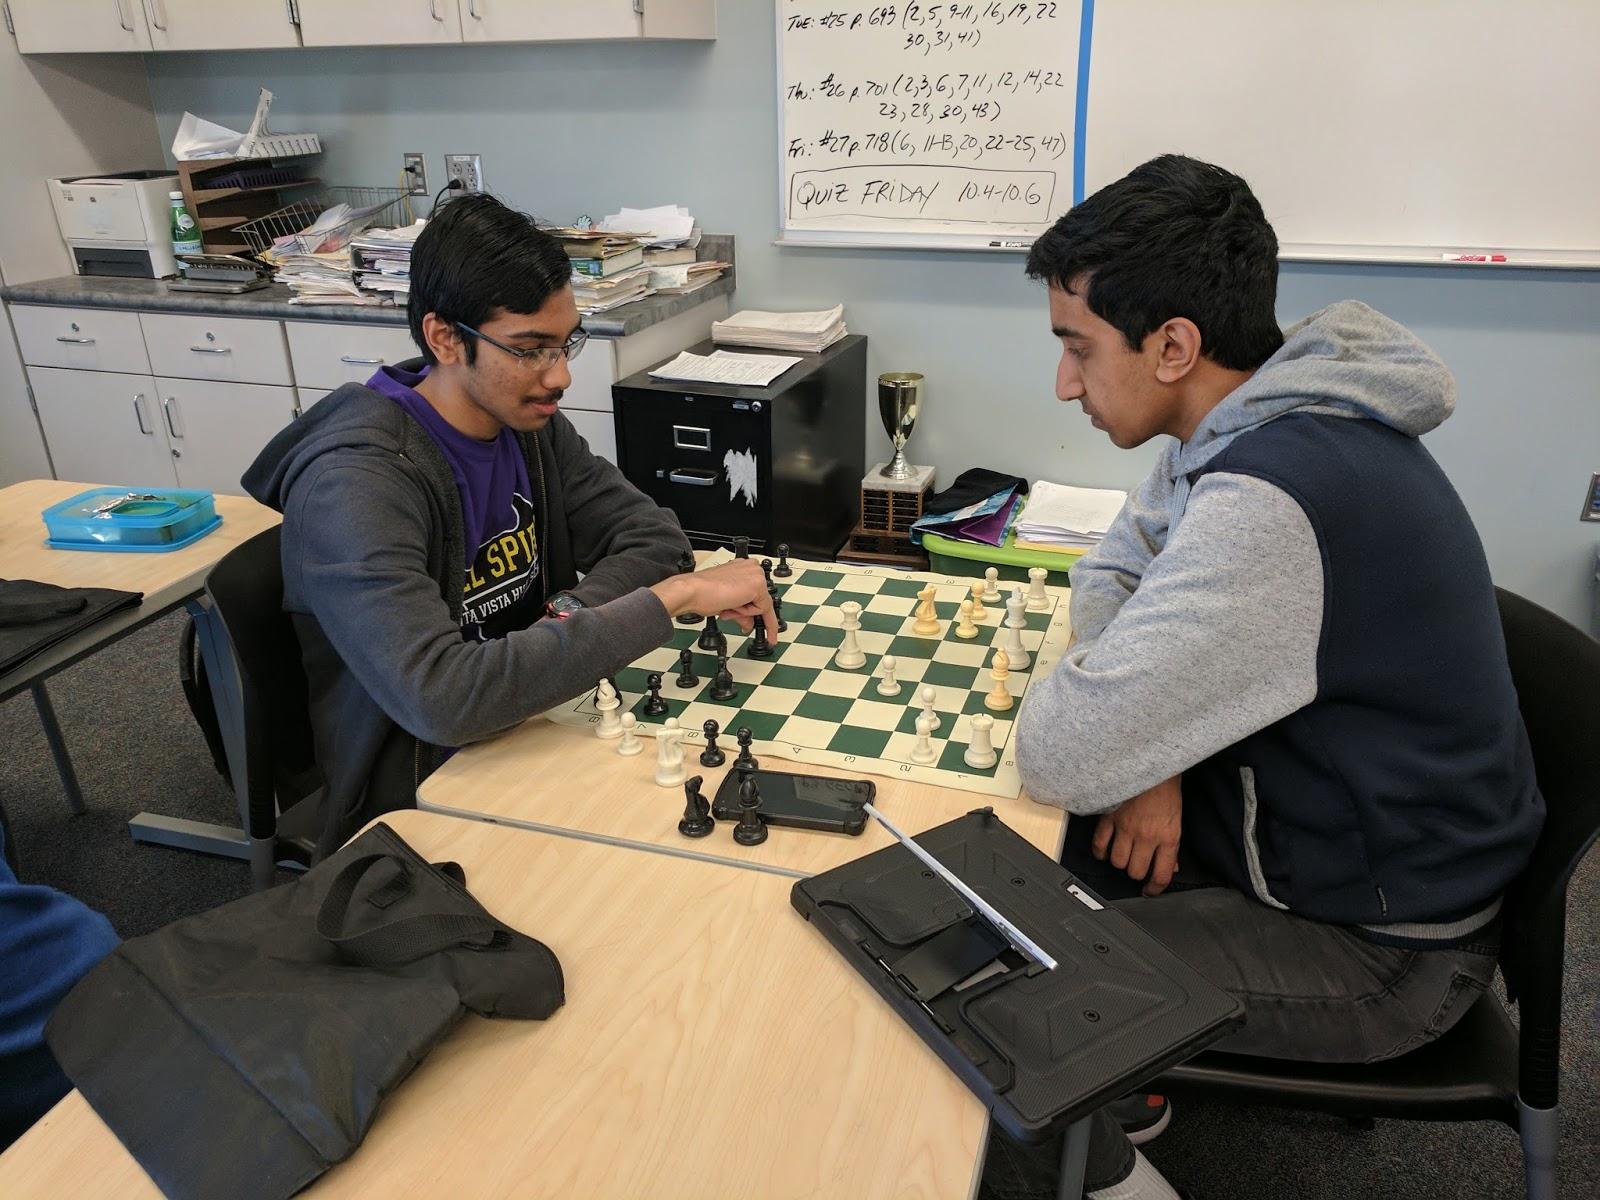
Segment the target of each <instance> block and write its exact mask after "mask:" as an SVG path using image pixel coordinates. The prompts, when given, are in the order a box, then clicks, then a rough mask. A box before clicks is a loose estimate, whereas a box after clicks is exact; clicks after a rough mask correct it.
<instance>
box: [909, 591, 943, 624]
mask: <svg viewBox="0 0 1600 1200" xmlns="http://www.w3.org/2000/svg"><path fill="white" fill-rule="evenodd" d="M934 594H935V592H934V586H933V584H931V583H930V584H929V585H928V586H927V587H925V588H923V589H922V590H921V591H920V592H918V593H917V599H918V600H919V601H920V602H921V603H919V604H918V605H917V621H916V624H914V625H913V626H912V627H911V632H912V633H913V634H915V635H916V636H917V637H937V636H938V635H939V610H938V609H936V608H935V607H934V606H933V597H934Z"/></svg>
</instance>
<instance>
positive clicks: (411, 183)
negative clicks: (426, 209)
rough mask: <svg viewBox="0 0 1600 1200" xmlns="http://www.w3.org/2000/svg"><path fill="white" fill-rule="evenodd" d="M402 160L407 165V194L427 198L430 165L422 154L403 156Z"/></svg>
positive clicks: (405, 168)
mask: <svg viewBox="0 0 1600 1200" xmlns="http://www.w3.org/2000/svg"><path fill="white" fill-rule="evenodd" d="M401 159H402V160H403V162H404V163H405V166H404V168H403V170H404V171H405V179H406V187H407V189H409V190H408V191H407V192H406V195H408V196H426V195H427V194H428V164H427V162H426V161H425V160H424V159H423V157H422V155H420V154H403V155H401Z"/></svg>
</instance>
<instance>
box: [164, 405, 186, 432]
mask: <svg viewBox="0 0 1600 1200" xmlns="http://www.w3.org/2000/svg"><path fill="white" fill-rule="evenodd" d="M176 403H177V401H176V400H174V399H173V398H172V397H171V396H163V397H161V411H162V412H164V413H166V414H167V432H168V433H170V434H171V435H172V436H173V437H175V438H182V437H183V434H181V433H179V432H178V424H177V422H176V421H174V420H173V419H172V406H173V405H174V404H176Z"/></svg>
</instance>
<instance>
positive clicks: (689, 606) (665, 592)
mask: <svg viewBox="0 0 1600 1200" xmlns="http://www.w3.org/2000/svg"><path fill="white" fill-rule="evenodd" d="M650 590H651V591H652V592H654V593H655V594H656V598H657V599H659V600H660V601H661V603H662V604H663V605H665V606H666V610H667V615H668V616H669V617H677V616H681V615H682V614H683V613H701V614H704V613H715V614H716V615H717V616H718V617H719V618H720V619H722V620H727V621H735V622H737V623H738V625H739V628H740V629H741V630H742V631H743V632H745V633H749V632H750V630H751V629H752V628H753V627H754V625H755V619H756V618H757V617H761V618H762V619H763V620H764V621H765V622H766V626H767V634H768V636H769V637H770V636H773V635H775V634H776V632H777V629H778V619H777V617H775V616H774V615H773V612H772V597H771V596H770V595H768V593H767V578H766V576H765V575H764V574H762V571H761V566H760V564H758V563H756V562H754V561H753V560H751V559H748V558H742V559H735V560H734V561H733V562H728V563H723V564H722V565H721V566H718V567H707V568H706V569H705V570H703V571H694V572H692V573H690V574H687V575H671V576H668V577H667V578H666V579H663V580H662V581H661V582H660V583H657V584H654V585H652V586H651V588H650Z"/></svg>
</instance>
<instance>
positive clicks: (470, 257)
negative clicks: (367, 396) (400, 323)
mask: <svg viewBox="0 0 1600 1200" xmlns="http://www.w3.org/2000/svg"><path fill="white" fill-rule="evenodd" d="M571 278H572V260H571V259H570V258H568V257H567V253H566V251H565V250H563V249H562V248H561V243H560V242H558V241H556V239H555V238H553V237H551V236H550V235H549V234H548V233H545V232H544V231H543V230H541V229H539V228H538V227H537V226H536V225H535V224H534V223H533V218H532V217H530V216H528V214H527V213H520V212H517V211H516V210H515V209H513V208H507V207H506V206H505V205H504V204H502V203H501V202H500V201H498V200H496V199H495V198H494V197H493V196H489V195H485V194H482V193H478V194H474V195H470V196H462V197H459V198H458V199H455V200H451V201H450V202H449V203H447V204H445V205H444V206H443V207H442V208H441V209H439V211H438V212H437V213H436V214H435V215H434V216H433V217H432V218H431V219H430V220H429V221H428V224H427V227H426V228H425V229H424V230H423V231H422V233H421V234H420V235H419V236H418V238H417V244H416V245H415V246H414V247H412V251H411V298H410V303H409V311H408V313H407V319H408V321H409V322H410V325H411V340H412V341H414V342H416V344H417V348H418V349H419V350H421V351H422V357H423V358H424V359H426V360H427V362H428V365H429V366H432V365H433V364H434V362H435V361H436V360H435V359H434V356H433V351H431V350H429V349H428V341H427V339H426V338H425V337H423V336H422V318H423V317H425V316H427V315H428V314H429V313H434V314H436V315H437V316H438V317H439V319H440V320H441V321H448V322H450V323H451V324H452V325H453V324H455V323H456V322H458V321H459V322H460V323H461V324H463V325H470V326H471V327H472V328H474V329H477V328H479V327H480V326H481V325H482V324H483V322H485V321H487V320H488V319H489V318H490V317H491V316H493V315H494V312H495V310H496V309H504V310H505V311H506V312H514V313H533V312H538V311H539V309H540V308H541V307H543V305H544V302H545V301H546V300H548V299H549V298H550V297H551V296H552V295H554V294H555V293H556V292H558V291H560V290H561V288H562V287H564V286H566V284H567V283H568V282H569V281H570V280H571ZM462 342H463V351H462V352H463V354H464V355H465V357H466V360H467V362H468V363H469V364H471V363H473V362H475V361H476V359H477V353H478V339H477V338H471V337H469V338H463V339H462Z"/></svg>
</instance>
